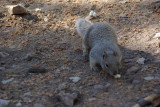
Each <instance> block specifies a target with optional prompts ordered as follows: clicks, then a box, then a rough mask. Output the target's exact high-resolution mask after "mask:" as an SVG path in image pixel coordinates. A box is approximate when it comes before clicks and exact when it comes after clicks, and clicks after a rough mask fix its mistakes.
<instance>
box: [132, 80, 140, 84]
mask: <svg viewBox="0 0 160 107" xmlns="http://www.w3.org/2000/svg"><path fill="white" fill-rule="evenodd" d="M132 83H133V84H138V83H140V81H139V80H133V81H132Z"/></svg>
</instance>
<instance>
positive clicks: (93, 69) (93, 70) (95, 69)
mask: <svg viewBox="0 0 160 107" xmlns="http://www.w3.org/2000/svg"><path fill="white" fill-rule="evenodd" d="M90 71H91V72H98V71H99V69H98V68H97V67H94V68H93V67H92V68H90Z"/></svg>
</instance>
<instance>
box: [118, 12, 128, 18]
mask: <svg viewBox="0 0 160 107" xmlns="http://www.w3.org/2000/svg"><path fill="white" fill-rule="evenodd" d="M119 17H120V18H125V17H127V16H126V14H124V13H121V14H120V15H119Z"/></svg>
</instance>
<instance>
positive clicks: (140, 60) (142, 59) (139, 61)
mask: <svg viewBox="0 0 160 107" xmlns="http://www.w3.org/2000/svg"><path fill="white" fill-rule="evenodd" d="M144 61H145V58H143V57H142V58H139V59H138V60H137V61H136V62H137V63H138V64H144Z"/></svg>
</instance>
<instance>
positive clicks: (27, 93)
mask: <svg viewBox="0 0 160 107" xmlns="http://www.w3.org/2000/svg"><path fill="white" fill-rule="evenodd" d="M23 96H25V97H27V96H32V94H31V92H26V93H24V94H23Z"/></svg>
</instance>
